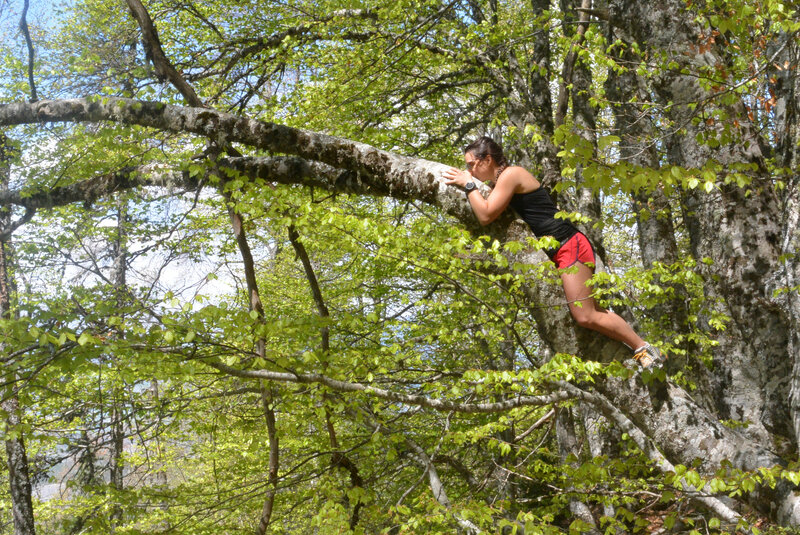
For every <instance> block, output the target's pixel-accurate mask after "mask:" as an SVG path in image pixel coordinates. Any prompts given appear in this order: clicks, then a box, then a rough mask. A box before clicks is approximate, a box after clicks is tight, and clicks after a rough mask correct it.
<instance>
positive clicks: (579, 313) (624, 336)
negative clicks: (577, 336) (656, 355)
mask: <svg viewBox="0 0 800 535" xmlns="http://www.w3.org/2000/svg"><path fill="white" fill-rule="evenodd" d="M575 268H577V271H575ZM591 277H592V270H591V269H589V268H588V267H587V266H586V265H584V264H582V263H580V262H578V263H577V264H575V266H573V267H572V268H570V269H569V270H567V272H565V273H562V274H561V281H562V282H563V283H564V294H565V295H566V296H567V302H568V303H569V311H570V313H571V314H572V317H573V318H575V321H576V322H577V323H578V325H580V326H581V327H586V328H587V329H592V330H593V331H597V332H599V333H602V334H604V335H606V336H608V337H609V338H612V339H614V340H617V341H618V342H622V343H623V344H625V345H626V346H628V347H630V348H631V349H634V350H635V349H638V348H640V347H642V346H643V345H644V344H645V342H644V340H642V338H641V337H640V336H639V335H638V334H636V332H635V331H634V330H633V329H632V328H631V326H630V325H628V322H627V321H625V320H624V319H622V318H621V317H619V316H617V315H616V314H614V313H613V312H611V311H609V310H606V309H604V308H602V307H601V306H600V305H598V304H597V302H596V301H595V300H594V298H593V297H592V292H591V288H589V287H588V286H587V285H586V282H587V281H588V280H589V279H590V278H591Z"/></svg>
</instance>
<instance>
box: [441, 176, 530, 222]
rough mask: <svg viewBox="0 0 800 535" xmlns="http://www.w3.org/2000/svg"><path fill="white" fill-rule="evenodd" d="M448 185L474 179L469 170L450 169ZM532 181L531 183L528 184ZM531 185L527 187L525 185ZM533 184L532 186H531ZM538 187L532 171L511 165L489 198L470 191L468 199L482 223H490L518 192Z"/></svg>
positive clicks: (460, 185)
mask: <svg viewBox="0 0 800 535" xmlns="http://www.w3.org/2000/svg"><path fill="white" fill-rule="evenodd" d="M444 176H445V178H447V179H448V180H447V182H445V183H446V184H448V185H455V186H459V187H462V188H463V187H464V185H465V184H466V183H467V182H471V181H473V180H474V179H473V177H472V175H471V174H470V173H469V171H461V170H458V169H450V170H448V171H447V172H445V174H444ZM528 181H530V182H531V184H527V182H528ZM526 185H527V186H529V187H528V188H525V186H526ZM531 186H532V187H531ZM536 187H538V182H537V181H536V179H535V178H533V177H532V176H531V175H530V173H528V172H527V171H525V170H524V169H523V168H521V167H509V168H507V169H506V170H505V171H503V173H502V174H501V175H500V177H499V178H498V179H497V182H496V183H495V186H494V189H492V192H491V193H490V194H489V196H488V197H487V198H485V199H484V198H483V196H482V195H481V194H480V193H475V191H473V192H470V193H469V196H468V199H469V203H470V205H471V206H472V211H473V212H475V217H477V218H478V221H479V222H480V224H481V225H488V224H489V223H491V222H492V221H494V220H495V219H497V217H498V216H499V215H500V214H502V213H503V210H505V209H506V208H507V207H508V204H509V203H510V202H511V197H512V196H513V195H514V194H515V193H517V192H523V191H525V189H529V190H533V189H536Z"/></svg>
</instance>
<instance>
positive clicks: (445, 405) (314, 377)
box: [203, 360, 574, 414]
mask: <svg viewBox="0 0 800 535" xmlns="http://www.w3.org/2000/svg"><path fill="white" fill-rule="evenodd" d="M203 362H204V363H205V364H207V365H208V366H210V367H212V368H214V369H216V370H218V371H220V372H222V373H225V374H228V375H232V376H234V377H241V378H243V379H264V380H266V381H274V382H279V383H297V384H321V385H324V386H327V387H328V388H330V389H332V390H337V391H339V392H361V393H364V394H369V395H372V396H375V397H377V398H380V399H384V400H386V401H391V402H394V403H401V404H404V405H412V406H419V407H426V408H429V409H433V410H436V411H447V412H449V411H452V412H461V413H469V414H476V413H480V414H488V413H495V412H506V411H510V410H512V409H517V408H519V407H539V406H542V405H550V404H552V403H557V402H559V401H565V400H567V399H572V398H573V397H574V395H573V394H572V393H568V392H565V391H556V392H552V393H550V394H548V395H541V396H519V397H517V398H515V399H509V400H504V401H496V402H489V403H459V402H456V401H449V400H445V399H436V398H430V397H427V396H421V395H415V394H401V393H399V392H392V391H390V390H385V389H383V388H377V387H374V386H372V385H368V384H363V383H353V382H349V381H341V380H339V379H333V378H332V377H327V376H325V375H321V374H317V373H291V372H274V371H269V370H242V369H239V368H235V367H233V366H228V365H226V364H223V363H221V362H214V361H208V360H204V361H203Z"/></svg>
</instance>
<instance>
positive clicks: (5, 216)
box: [0, 132, 36, 535]
mask: <svg viewBox="0 0 800 535" xmlns="http://www.w3.org/2000/svg"><path fill="white" fill-rule="evenodd" d="M11 150H12V149H11V147H10V143H9V140H8V138H7V137H6V136H5V134H3V133H2V132H0V190H3V191H6V190H8V185H9V180H10V170H11ZM11 226H12V222H11V208H10V206H9V205H7V204H5V205H2V206H0V232H2V234H3V236H5V238H4V239H2V240H0V318H2V319H3V320H9V319H11V318H12V317H13V316H14V313H13V312H12V294H13V292H14V282H13V280H12V279H11V277H12V275H11V274H10V273H9V267H10V266H9V262H10V258H9V257H10V248H11V243H10V240H11V232H10V231H9V229H10V228H11ZM5 345H6V344H5V342H0V352H3V353H5V350H6V347H5ZM7 373H8V376H9V379H11V385H10V386H9V387H7V390H6V391H5V392H3V394H2V399H3V400H2V402H1V403H0V408H2V410H3V412H4V413H5V429H4V433H3V434H4V437H3V441H4V442H5V446H6V456H7V457H6V461H7V464H8V482H9V486H10V490H11V509H12V516H13V517H14V535H35V533H36V526H35V524H34V519H33V500H32V497H31V494H32V487H31V480H30V470H29V466H28V454H27V451H26V449H25V440H24V435H23V432H22V426H21V424H22V408H21V407H20V405H19V398H18V397H17V393H16V382H15V381H14V380H13V379H14V378H15V376H16V373H15V372H14V371H13V369H11V370H8V371H7Z"/></svg>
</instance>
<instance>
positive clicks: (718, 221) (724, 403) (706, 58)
mask: <svg viewBox="0 0 800 535" xmlns="http://www.w3.org/2000/svg"><path fill="white" fill-rule="evenodd" d="M609 7H610V13H611V20H612V22H613V24H614V25H616V26H618V27H620V28H622V29H623V31H624V33H626V34H628V35H631V36H633V38H635V39H636V40H637V41H638V42H640V43H644V42H646V43H647V46H648V47H650V49H651V50H653V51H654V53H665V54H667V57H668V59H669V60H672V61H674V62H677V64H678V65H680V66H686V67H690V68H691V71H692V72H693V73H697V72H708V70H709V69H716V70H717V71H718V72H724V71H725V69H727V65H726V63H725V60H724V57H723V56H722V54H721V53H719V52H718V51H717V49H716V48H715V46H714V45H710V44H707V43H706V42H705V41H704V40H703V31H702V29H701V28H700V27H699V26H698V25H696V24H695V22H694V19H693V16H694V15H693V14H692V12H691V11H687V10H686V9H685V5H684V3H683V2H679V1H674V2H664V3H658V4H655V3H647V4H641V3H637V2H631V1H627V0H619V1H613V2H611V3H610V4H609ZM701 44H704V45H706V47H704V48H701V47H700V45H701ZM653 88H654V90H655V92H656V96H657V98H658V100H659V102H661V103H663V104H664V113H665V116H666V117H667V118H668V119H669V120H670V122H671V124H672V125H674V126H675V130H674V133H673V134H672V136H671V137H670V139H669V140H668V145H669V159H670V163H672V164H674V165H678V166H681V167H684V168H689V169H695V170H700V169H703V168H704V166H706V165H707V164H709V163H712V162H716V163H718V164H720V165H721V166H722V169H721V172H720V174H719V175H718V176H717V183H716V185H715V188H714V190H713V191H712V192H711V193H710V194H707V193H705V192H701V191H698V190H697V189H695V190H687V191H685V192H684V207H685V217H686V220H687V226H688V230H689V233H690V239H691V246H692V253H693V255H694V256H695V258H697V259H698V260H701V259H709V260H710V262H711V264H710V265H708V267H707V268H706V269H705V275H706V280H707V288H708V297H709V298H710V299H712V300H716V301H717V302H718V304H719V309H720V310H721V311H723V312H724V313H725V314H727V315H729V316H730V318H731V320H730V322H729V323H728V326H727V329H726V332H725V335H724V336H721V337H720V338H719V342H720V344H719V346H718V348H717V350H716V351H715V354H714V374H713V386H714V393H715V396H714V397H715V401H716V408H717V411H718V412H719V414H720V416H721V417H722V418H727V419H733V420H738V421H741V422H745V423H747V424H748V427H747V429H746V431H745V432H746V433H747V434H749V435H750V436H752V437H753V438H754V439H756V440H758V441H760V442H761V443H762V444H770V433H777V434H780V435H783V436H787V437H792V438H794V437H793V430H792V429H790V427H789V425H788V423H789V422H790V421H791V420H790V419H789V417H788V416H789V411H788V404H787V400H788V399H789V395H788V393H789V377H790V376H791V374H790V372H791V367H792V360H793V359H792V356H790V355H789V353H788V348H789V340H790V333H791V322H790V320H789V318H788V317H787V315H786V313H785V311H784V310H782V309H781V307H780V306H779V305H778V303H776V302H775V301H774V300H773V297H772V290H773V289H774V288H775V287H776V279H777V277H778V274H779V273H780V272H781V270H782V265H781V262H780V255H781V243H780V241H781V240H780V238H781V235H782V232H781V228H780V220H779V218H778V217H777V215H778V214H780V213H781V210H780V204H781V203H780V198H779V196H778V194H777V192H776V191H775V189H774V187H773V184H772V177H771V176H770V175H769V174H768V172H767V171H766V168H765V166H764V164H763V160H762V154H761V149H760V147H761V145H762V143H761V140H760V139H758V137H757V135H756V133H755V128H754V127H753V125H752V124H751V121H750V119H749V118H748V116H747V113H746V111H745V108H744V105H743V104H742V103H741V102H738V101H737V102H736V103H734V104H732V105H721V104H718V103H716V102H715V96H716V95H715V94H714V93H713V92H712V91H711V90H709V89H706V88H705V87H703V86H702V85H701V83H700V82H699V81H698V77H697V76H696V74H693V75H688V74H682V73H681V69H680V68H671V69H666V68H664V69H663V71H662V72H661V73H660V74H659V75H658V76H656V77H655V80H654V86H653ZM692 103H703V104H701V105H700V106H698V107H697V108H695V107H694V105H692ZM715 110H722V111H724V112H725V113H726V116H727V117H728V120H727V121H726V122H725V123H724V124H721V123H719V122H717V121H715V120H714V118H713V115H712V112H714V111H715ZM695 118H698V119H701V120H698V121H693V119H695ZM723 130H727V131H728V132H729V133H731V134H732V135H733V141H728V142H726V141H725V139H724V138H722V137H720V136H722V134H723ZM700 139H721V140H722V142H723V143H727V144H724V145H721V146H719V147H715V148H714V149H712V148H711V146H710V145H709V144H707V143H701V142H699V141H698V140H700ZM737 164H745V165H748V169H750V171H748V175H749V178H750V179H751V180H752V183H751V185H750V186H749V187H747V188H742V187H739V186H738V185H736V184H735V182H734V183H732V184H725V183H724V179H725V178H726V177H730V176H731V174H732V173H733V172H734V171H735V166H736V165H737ZM698 172H699V171H698ZM702 265H706V264H702Z"/></svg>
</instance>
